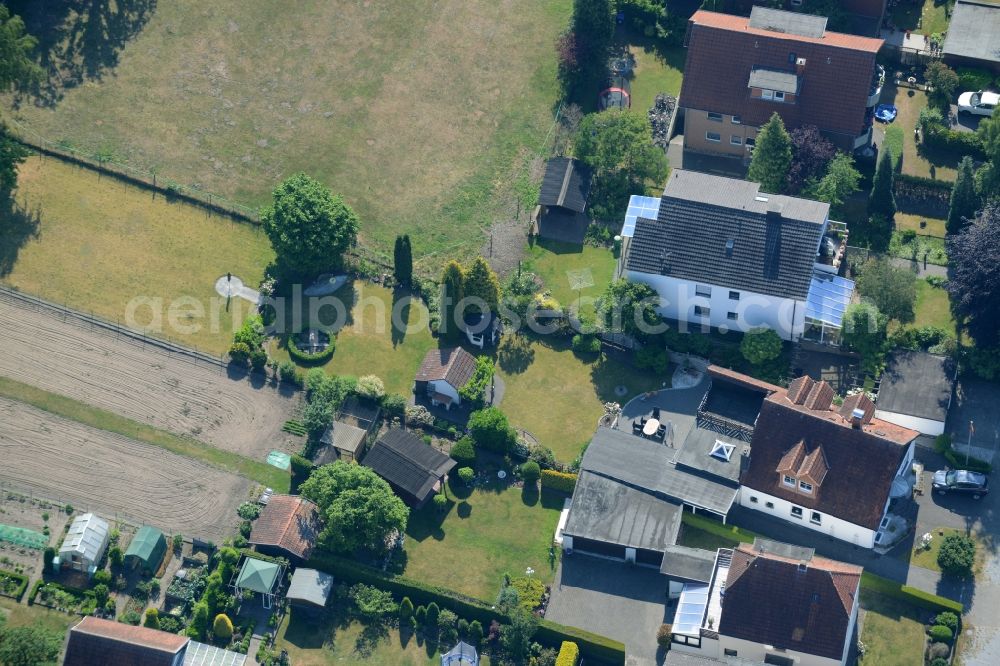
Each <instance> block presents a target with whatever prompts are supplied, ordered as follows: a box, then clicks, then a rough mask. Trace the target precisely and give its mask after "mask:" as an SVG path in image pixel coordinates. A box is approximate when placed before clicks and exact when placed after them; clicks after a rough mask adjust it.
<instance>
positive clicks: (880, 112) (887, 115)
mask: <svg viewBox="0 0 1000 666" xmlns="http://www.w3.org/2000/svg"><path fill="white" fill-rule="evenodd" d="M875 118H876V119H878V120H880V121H882V122H883V123H891V122H892V121H893V120H895V119H896V107H895V106H893V105H892V104H879V105H878V106H877V107H875Z"/></svg>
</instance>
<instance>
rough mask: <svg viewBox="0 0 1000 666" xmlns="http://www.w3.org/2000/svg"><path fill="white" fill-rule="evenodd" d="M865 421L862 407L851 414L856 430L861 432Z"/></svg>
mask: <svg viewBox="0 0 1000 666" xmlns="http://www.w3.org/2000/svg"><path fill="white" fill-rule="evenodd" d="M864 421H865V410H863V409H861V408H860V407H858V408H855V409H854V410H853V411H852V412H851V427H852V428H854V429H855V430H861V424H862V423H864Z"/></svg>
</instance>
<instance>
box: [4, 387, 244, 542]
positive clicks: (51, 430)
mask: <svg viewBox="0 0 1000 666" xmlns="http://www.w3.org/2000/svg"><path fill="white" fill-rule="evenodd" d="M0 456H2V459H3V461H4V464H3V465H2V466H0V481H2V482H3V483H4V485H5V486H8V487H12V488H16V489H19V490H22V491H25V492H31V493H33V494H35V495H39V496H43V497H47V498H50V499H53V500H56V501H58V502H69V503H71V504H73V506H74V507H75V508H76V509H77V510H78V511H95V512H97V513H99V514H101V515H102V516H104V517H105V518H109V519H113V518H115V517H116V516H118V517H120V518H125V519H127V520H128V521H129V522H135V523H148V524H150V525H155V526H156V527H158V528H160V529H162V530H163V531H164V532H166V533H168V534H171V533H183V534H186V535H190V536H197V537H200V538H203V539H212V540H215V541H221V540H222V538H223V537H225V536H227V535H231V534H232V532H233V530H234V529H235V526H236V524H237V522H238V518H237V516H236V512H235V509H236V507H237V506H238V505H239V503H240V502H242V501H243V500H245V499H246V498H247V497H248V496H249V492H250V486H251V483H250V482H249V481H247V480H246V479H243V478H241V477H239V476H236V475H235V474H228V473H226V472H222V471H219V470H216V469H213V468H211V467H209V466H207V465H203V464H201V463H197V462H194V461H192V460H190V459H188V458H185V457H183V456H178V455H175V454H172V453H169V452H167V451H164V450H163V449H160V448H157V447H153V446H149V445H146V444H140V443H139V442H135V441H132V440H130V439H127V438H125V437H120V436H118V435H115V434H112V433H109V432H105V431H103V430H95V429H93V428H89V427H87V426H84V425H81V424H79V423H76V422H75V421H68V420H66V419H61V418H59V417H56V416H53V415H52V414H49V413H48V412H43V411H41V410H37V409H34V408H33V407H28V406H27V405H24V404H23V403H18V402H14V401H11V400H7V399H4V398H0Z"/></svg>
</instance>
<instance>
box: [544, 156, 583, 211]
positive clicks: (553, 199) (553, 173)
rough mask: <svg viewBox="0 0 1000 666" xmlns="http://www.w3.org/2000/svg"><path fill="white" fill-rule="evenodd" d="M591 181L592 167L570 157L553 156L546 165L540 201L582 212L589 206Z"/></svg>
mask: <svg viewBox="0 0 1000 666" xmlns="http://www.w3.org/2000/svg"><path fill="white" fill-rule="evenodd" d="M590 181H591V172H590V169H589V168H588V167H587V166H586V165H585V164H583V163H582V162H579V161H577V160H574V159H572V158H570V157H553V158H552V159H550V160H549V161H548V163H547V164H546V165H545V177H544V178H543V179H542V186H541V188H540V190H539V194H538V203H540V204H541V205H543V206H557V207H559V208H565V209H566V210H571V211H574V212H577V213H582V212H583V211H584V210H585V209H586V208H587V196H588V195H589V194H590Z"/></svg>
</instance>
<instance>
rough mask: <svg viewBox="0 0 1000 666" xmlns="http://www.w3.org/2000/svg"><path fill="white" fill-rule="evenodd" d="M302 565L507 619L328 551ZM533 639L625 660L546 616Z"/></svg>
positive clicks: (471, 616) (478, 615)
mask: <svg viewBox="0 0 1000 666" xmlns="http://www.w3.org/2000/svg"><path fill="white" fill-rule="evenodd" d="M305 566H308V567H311V568H314V569H318V570H320V571H325V572H327V573H330V574H333V575H334V576H337V577H338V578H339V579H340V580H341V581H343V582H349V583H365V584H366V585H374V586H375V587H378V588H380V589H383V590H387V591H389V592H392V593H393V594H394V595H395V596H396V597H398V598H402V597H409V598H410V600H411V601H412V602H413V605H414V606H427V605H429V604H431V603H432V602H433V603H436V604H437V605H438V606H439V607H441V608H447V609H448V610H450V611H452V612H453V613H455V614H456V615H458V616H459V617H460V618H463V619H465V620H469V621H472V620H479V622H480V623H481V624H482V625H484V626H489V624H490V622H492V621H493V620H497V621H499V622H501V623H503V622H508V621H509V618H507V617H505V616H504V615H503V614H502V613H499V612H497V611H496V610H494V609H493V608H491V606H490V604H488V603H486V602H485V601H481V600H479V599H474V598H472V597H468V596H465V595H463V594H459V593H458V592H454V591H452V590H448V589H445V588H442V587H437V586H436V585H427V584H425V583H421V582H419V581H415V580H411V579H409V578H405V577H403V576H393V575H391V574H385V573H383V572H381V571H379V570H378V569H373V568H372V567H369V566H366V565H364V564H361V563H359V562H353V561H351V560H347V559H344V558H342V557H339V556H337V555H333V554H331V553H315V554H313V556H312V558H310V560H309V562H308V563H307V564H306V565H305ZM535 640H536V641H538V642H539V643H542V644H543V645H549V646H551V647H556V646H558V645H561V644H562V642H563V641H567V640H569V641H573V642H575V643H576V644H577V645H578V646H579V648H580V654H581V655H582V656H583V657H584V658H586V659H587V660H588V661H589V660H593V661H595V662H599V663H607V664H612V665H614V666H620V665H621V664H624V663H625V645H624V644H622V643H619V642H618V641H613V640H611V639H610V638H605V637H604V636H599V635H598V634H592V633H590V632H588V631H584V630H582V629H577V628H576V627H564V626H562V625H560V624H556V623H555V622H550V621H549V620H544V619H543V620H541V621H540V622H539V625H538V631H537V633H536V634H535Z"/></svg>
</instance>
